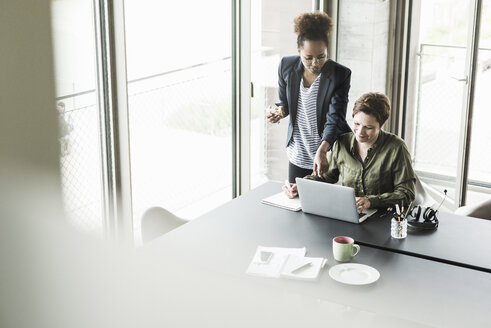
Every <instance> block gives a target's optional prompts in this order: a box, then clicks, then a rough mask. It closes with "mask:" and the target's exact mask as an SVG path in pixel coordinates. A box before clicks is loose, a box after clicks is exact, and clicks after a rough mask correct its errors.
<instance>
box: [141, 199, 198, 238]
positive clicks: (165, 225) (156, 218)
mask: <svg viewBox="0 0 491 328" xmlns="http://www.w3.org/2000/svg"><path fill="white" fill-rule="evenodd" d="M186 222H188V221H187V220H185V219H182V218H180V217H178V216H176V215H174V214H172V213H171V212H169V211H167V210H166V209H164V208H162V207H158V206H155V207H151V208H149V209H148V210H146V211H145V213H144V214H143V216H142V220H141V234H142V241H143V243H147V242H149V241H150V240H152V239H155V238H157V237H159V236H161V235H163V234H165V233H167V232H169V231H171V230H173V229H175V228H177V227H179V226H181V225H183V224H184V223H186Z"/></svg>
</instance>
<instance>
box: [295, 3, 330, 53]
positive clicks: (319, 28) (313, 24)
mask: <svg viewBox="0 0 491 328" xmlns="http://www.w3.org/2000/svg"><path fill="white" fill-rule="evenodd" d="M293 23H294V31H295V34H297V47H298V48H301V47H303V43H304V41H305V40H309V41H323V42H324V43H325V44H326V47H327V46H328V44H329V39H328V36H329V33H331V31H332V26H333V24H332V19H331V17H329V15H327V14H326V13H324V12H321V11H316V12H308V13H303V14H301V15H299V16H297V17H296V18H295V19H294V20H293Z"/></svg>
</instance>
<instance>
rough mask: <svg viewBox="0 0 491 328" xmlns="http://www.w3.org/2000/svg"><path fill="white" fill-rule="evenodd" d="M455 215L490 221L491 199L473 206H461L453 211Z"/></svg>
mask: <svg viewBox="0 0 491 328" xmlns="http://www.w3.org/2000/svg"><path fill="white" fill-rule="evenodd" d="M454 213H455V214H458V215H465V216H472V217H474V218H479V219H487V220H491V199H488V200H486V201H484V202H481V203H479V204H475V205H465V206H461V207H459V208H458V209H456V210H455V212H454Z"/></svg>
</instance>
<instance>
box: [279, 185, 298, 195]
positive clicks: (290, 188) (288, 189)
mask: <svg viewBox="0 0 491 328" xmlns="http://www.w3.org/2000/svg"><path fill="white" fill-rule="evenodd" d="M282 188H283V191H284V192H285V194H286V196H287V197H288V198H295V197H297V196H298V190H297V185H296V184H295V183H290V182H288V181H285V184H284V185H283V187H282Z"/></svg>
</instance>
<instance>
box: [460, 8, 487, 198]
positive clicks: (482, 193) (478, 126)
mask: <svg viewBox="0 0 491 328" xmlns="http://www.w3.org/2000/svg"><path fill="white" fill-rule="evenodd" d="M482 4H483V7H482V11H481V27H480V34H479V51H478V54H477V56H478V57H477V58H478V64H477V71H476V73H477V74H476V85H475V97H474V107H473V116H472V134H471V140H470V142H471V145H470V157H469V171H468V172H469V174H468V179H469V184H468V187H467V199H466V204H469V205H470V204H474V203H478V202H480V201H483V200H487V199H489V198H490V197H491V196H490V193H491V164H490V163H491V151H490V147H489V145H491V129H489V122H490V121H491V111H490V110H489V104H491V93H490V92H489V89H490V86H491V1H490V0H487V1H483V3H482Z"/></svg>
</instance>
